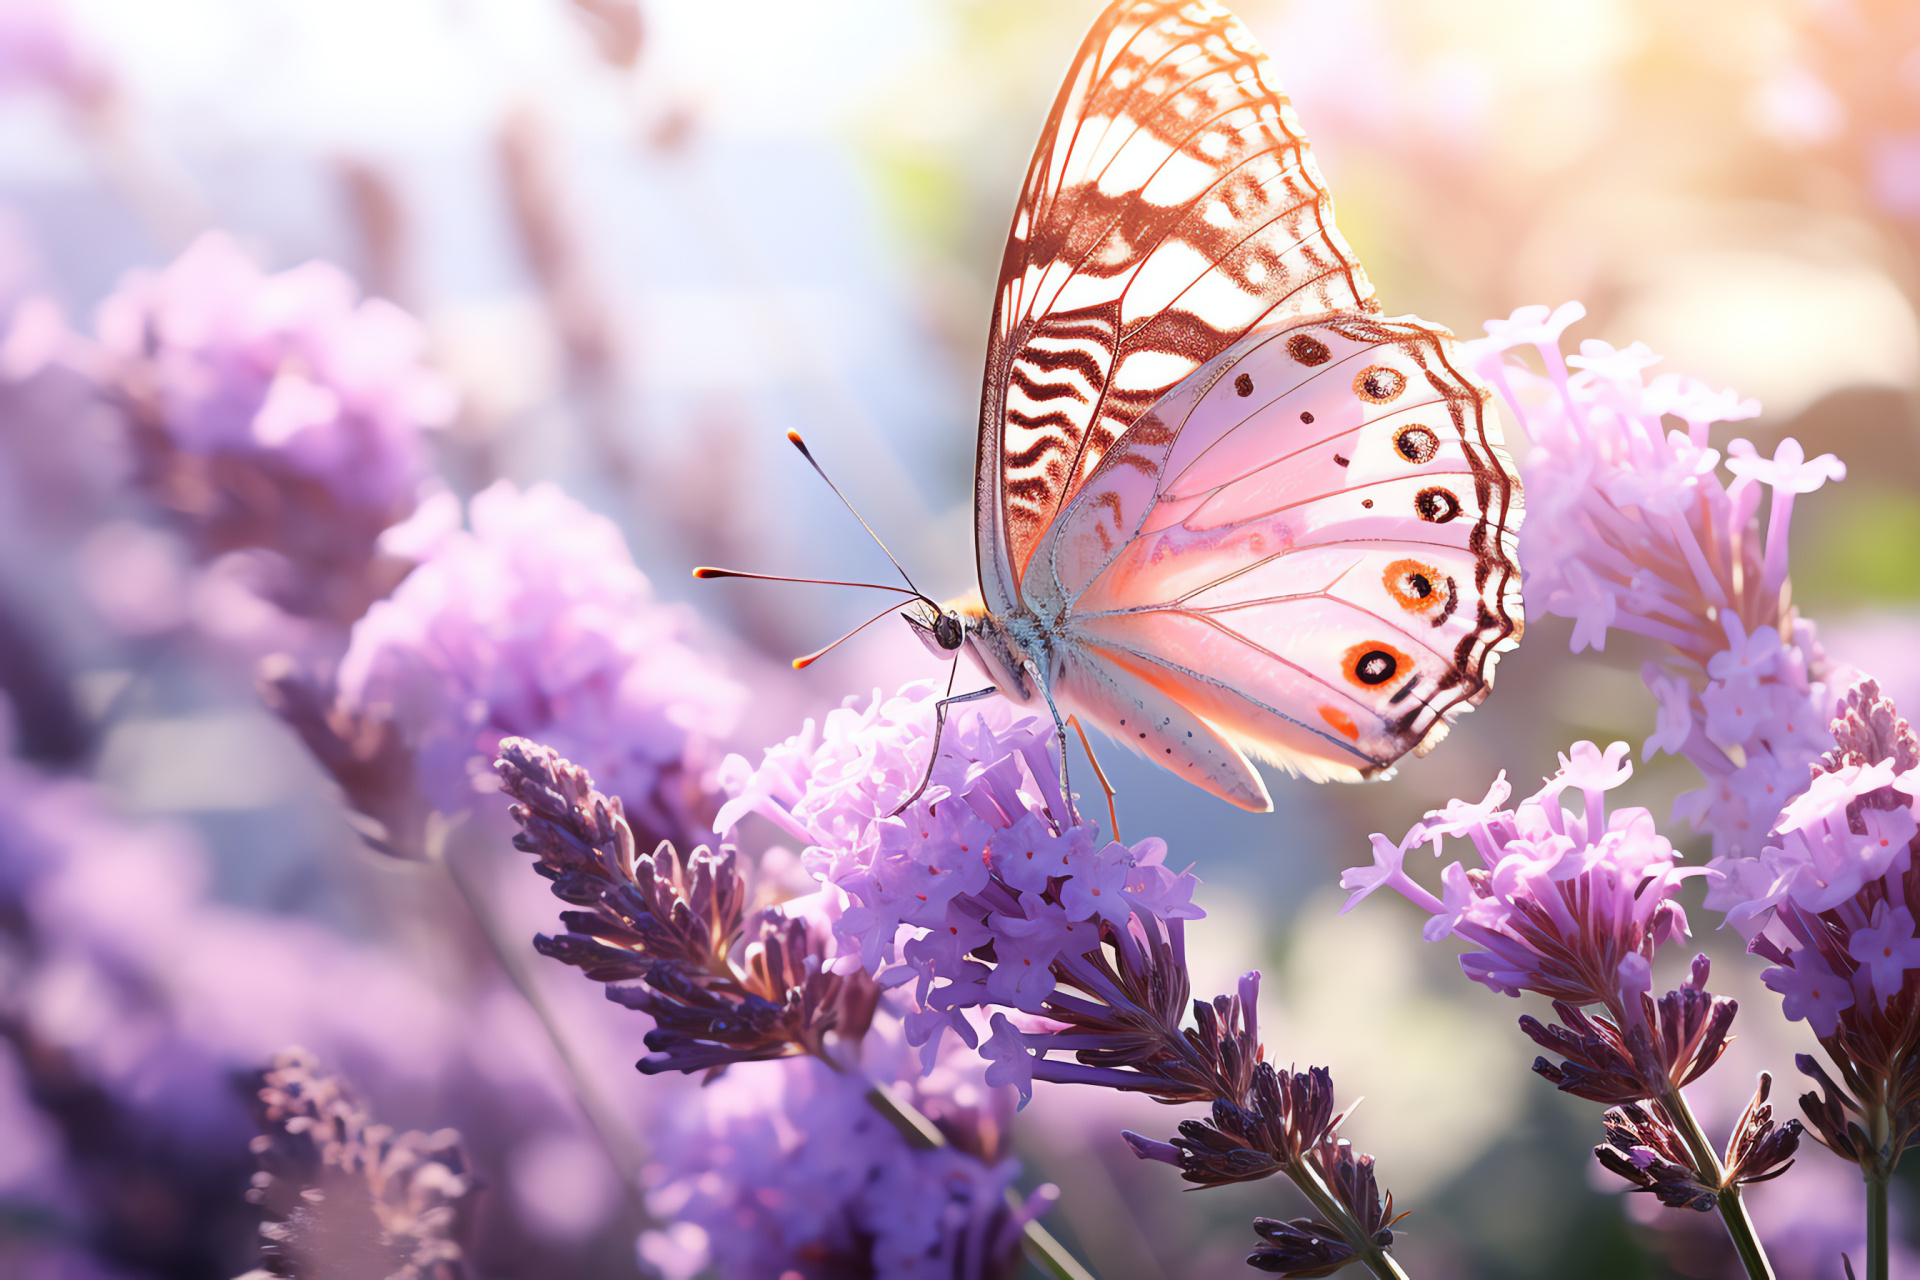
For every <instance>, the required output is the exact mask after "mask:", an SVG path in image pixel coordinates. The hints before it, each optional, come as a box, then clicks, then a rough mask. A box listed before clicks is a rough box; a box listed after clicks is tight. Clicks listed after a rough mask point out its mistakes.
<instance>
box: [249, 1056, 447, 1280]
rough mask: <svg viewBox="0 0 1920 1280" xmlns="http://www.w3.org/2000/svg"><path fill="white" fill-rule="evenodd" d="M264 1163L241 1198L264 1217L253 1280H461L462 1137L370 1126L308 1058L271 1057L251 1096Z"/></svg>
mask: <svg viewBox="0 0 1920 1280" xmlns="http://www.w3.org/2000/svg"><path fill="white" fill-rule="evenodd" d="M254 1115H255V1122H256V1123H257V1124H258V1125H259V1127H260V1135H259V1136H258V1137H256V1138H255V1139H254V1140H253V1143H252V1150H253V1153H254V1155H255V1156H257V1157H258V1158H259V1161H260V1172H259V1173H257V1174H255V1175H254V1178H253V1187H252V1189H251V1190H250V1191H248V1193H247V1199H248V1200H249V1201H250V1202H252V1203H253V1204H257V1205H259V1206H260V1207H261V1208H262V1209H264V1210H265V1212H266V1215H267V1221H265V1222H264V1223H262V1224H261V1226H260V1235H261V1237H262V1253H263V1254H264V1260H265V1264H266V1265H265V1266H264V1268H262V1269H261V1270H258V1271H254V1272H250V1273H248V1274H249V1276H250V1277H255V1278H257V1280H266V1277H270V1276H285V1277H290V1278H292V1280H323V1278H324V1280H465V1277H467V1276H469V1275H470V1274H471V1272H470V1271H469V1270H468V1268H467V1265H466V1253H465V1250H464V1249H463V1248H462V1247H461V1241H462V1238H463V1237H464V1236H465V1235H466V1233H467V1219H469V1218H470V1216H471V1213H472V1209H473V1193H474V1191H475V1189H476V1186H477V1184H476V1182H475V1179H474V1177H473V1174H472V1173H471V1171H470V1170H469V1169H468V1165H467V1157H466V1153H465V1152H464V1151H463V1150H462V1149H461V1146H460V1135H459V1134H458V1133H456V1132H454V1131H453V1130H451V1129H442V1130H441V1131H439V1132H438V1133H421V1132H418V1131H410V1132H407V1133H395V1132H394V1131H393V1129H391V1128H390V1127H388V1126H386V1125H380V1124H375V1123H374V1122H373V1117H372V1116H371V1115H370V1114H369V1113H368V1111H367V1109H366V1107H365V1106H364V1105H363V1104H362V1103H361V1102H360V1100H359V1099H358V1098H357V1097H355V1095H354V1093H353V1090H352V1089H351V1088H350V1087H349V1086H348V1085H347V1083H346V1082H345V1081H344V1080H342V1079H341V1078H340V1077H338V1076H332V1075H322V1074H321V1073H320V1070H319V1062H318V1060H317V1059H315V1058H314V1056H313V1055H312V1054H310V1053H308V1052H307V1051H306V1050H304V1049H288V1050H285V1051H283V1052H281V1053H279V1054H276V1055H275V1056H274V1060H273V1065H272V1066H271V1067H269V1068H268V1069H267V1070H266V1071H264V1072H262V1073H261V1075H260V1077H259V1080H258V1088H257V1089H256V1090H255V1092H254Z"/></svg>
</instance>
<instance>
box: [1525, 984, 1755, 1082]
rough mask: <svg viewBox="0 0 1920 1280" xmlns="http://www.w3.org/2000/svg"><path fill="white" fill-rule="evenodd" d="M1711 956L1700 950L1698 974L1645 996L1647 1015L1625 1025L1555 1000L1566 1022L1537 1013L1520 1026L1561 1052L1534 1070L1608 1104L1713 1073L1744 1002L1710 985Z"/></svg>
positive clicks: (1543, 1045)
mask: <svg viewBox="0 0 1920 1280" xmlns="http://www.w3.org/2000/svg"><path fill="white" fill-rule="evenodd" d="M1707 974H1708V962H1707V958H1706V957H1705V956H1695V957H1694V961H1693V979H1692V981H1690V982H1687V983H1684V984H1682V985H1681V986H1680V987H1679V988H1678V989H1677V990H1674V991H1669V992H1667V993H1666V994H1665V995H1663V996H1661V997H1660V999H1659V1000H1657V1001H1656V1000H1654V999H1652V998H1651V997H1649V996H1647V995H1644V994H1642V995H1640V996H1639V997H1638V999H1639V1002H1640V1009H1639V1012H1640V1014H1641V1020H1640V1021H1639V1022H1637V1023H1634V1024H1632V1025H1630V1026H1628V1027H1627V1028H1626V1029H1625V1030H1624V1031H1623V1030H1622V1029H1621V1027H1620V1026H1619V1025H1617V1024H1616V1023H1615V1022H1614V1021H1613V1019H1612V1018H1610V1017H1607V1016H1606V1015H1590V1014H1587V1013H1585V1012H1583V1011H1582V1010H1579V1009H1576V1008H1573V1007H1572V1006H1570V1005H1568V1004H1566V1003H1564V1002H1562V1001H1558V1000H1556V1001H1555V1002H1554V1005H1553V1011H1554V1013H1555V1014H1556V1015H1558V1017H1559V1019H1560V1022H1561V1024H1562V1025H1561V1026H1557V1027H1549V1026H1546V1025H1544V1024H1542V1023H1541V1022H1540V1021H1539V1020H1538V1019H1537V1018H1534V1017H1532V1016H1526V1017H1522V1018H1521V1019H1520V1029H1521V1030H1522V1031H1524V1032H1526V1033H1527V1035H1528V1036H1529V1037H1530V1038H1531V1039H1532V1040H1533V1042H1534V1043H1535V1044H1537V1045H1539V1046H1540V1047H1541V1048H1543V1049H1548V1050H1551V1051H1552V1052H1554V1053H1557V1054H1559V1055H1561V1056H1562V1057H1563V1058H1565V1059H1566V1061H1564V1062H1562V1063H1560V1064H1559V1065H1558V1066H1556V1065H1554V1064H1553V1063H1552V1062H1550V1061H1549V1060H1548V1059H1546V1058H1536V1059H1534V1063H1533V1069H1534V1071H1536V1072H1537V1073H1539V1074H1540V1075H1541V1076H1543V1077H1545V1078H1546V1079H1547V1080H1549V1081H1551V1082H1552V1083H1553V1084H1554V1085H1555V1086H1557V1087H1558V1088H1559V1089H1561V1090H1562V1091H1563V1092H1566V1093H1571V1094H1573V1095H1574V1096H1575V1097H1578V1098H1585V1099H1587V1100H1588V1101H1590V1102H1598V1103H1601V1104H1603V1105H1607V1106H1617V1105H1619V1104H1621V1103H1627V1102H1641V1101H1644V1100H1646V1099H1648V1098H1657V1097H1660V1096H1661V1095H1662V1094H1664V1093H1665V1092H1666V1091H1667V1090H1668V1089H1669V1088H1673V1089H1677V1088H1680V1087H1682V1086H1683V1085H1687V1084H1690V1083H1692V1082H1693V1081H1695V1080H1697V1079H1699V1078H1700V1077H1701V1076H1702V1075H1704V1074H1706V1072H1707V1070H1708V1068H1710V1067H1712V1066H1713V1064H1714V1063H1716V1062H1718V1061H1719V1060H1720V1055H1721V1054H1723V1053H1725V1052H1726V1048H1727V1032H1728V1031H1729V1030H1730V1029H1731V1028H1732V1026H1733V1018H1734V1015H1735V1014H1736V1013H1737V1012H1738V1011H1739V1007H1740V1006H1739V1004H1738V1002H1737V1001H1734V1000H1731V999H1728V998H1726V997H1724V996H1716V995H1713V994H1712V993H1711V992H1709V991H1708V990H1707V989H1706V981H1707Z"/></svg>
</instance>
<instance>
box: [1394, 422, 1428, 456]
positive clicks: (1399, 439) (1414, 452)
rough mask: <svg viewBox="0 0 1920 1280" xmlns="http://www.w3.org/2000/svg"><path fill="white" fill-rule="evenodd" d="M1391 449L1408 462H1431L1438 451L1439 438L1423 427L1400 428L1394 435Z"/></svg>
mask: <svg viewBox="0 0 1920 1280" xmlns="http://www.w3.org/2000/svg"><path fill="white" fill-rule="evenodd" d="M1393 447H1394V448H1395V449H1396V450H1398V451H1399V454H1400V456H1401V457H1403V458H1405V459H1406V460H1407V461H1408V462H1413V463H1424V462H1432V461H1433V455H1434V454H1436V453H1438V452H1439V451H1440V437H1439V436H1436V435H1434V434H1433V432H1431V431H1429V430H1427V429H1426V428H1425V427H1419V426H1414V427H1402V428H1400V430H1398V431H1396V432H1395V433H1394V436H1393Z"/></svg>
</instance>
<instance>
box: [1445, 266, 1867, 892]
mask: <svg viewBox="0 0 1920 1280" xmlns="http://www.w3.org/2000/svg"><path fill="white" fill-rule="evenodd" d="M1584 314H1585V309H1584V308H1583V307H1581V306H1580V305H1579V304H1578V303H1568V304H1566V305H1565V306H1563V307H1561V308H1560V309H1559V310H1557V311H1555V312H1554V313H1553V314H1552V315H1551V316H1549V315H1548V314H1547V311H1546V308H1544V307H1526V308H1522V309H1521V310H1519V311H1516V312H1515V313H1514V314H1513V316H1512V317H1510V318H1509V319H1507V320H1504V321H1488V323H1487V332H1488V334H1489V336H1488V337H1487V338H1485V339H1482V340H1480V341H1477V342H1473V343H1469V344H1468V347H1469V352H1470V357H1471V359H1472V360H1473V362H1474V364H1475V367H1476V368H1477V369H1478V370H1479V372H1480V373H1481V374H1482V375H1483V376H1484V377H1486V378H1487V379H1488V380H1489V381H1490V382H1491V383H1492V384H1493V385H1494V386H1495V387H1497V388H1498V389H1499V390H1500V392H1501V394H1502V396H1503V397H1504V398H1505V399H1506V401H1507V405H1508V407H1509V408H1510V409H1511V411H1512V412H1513V413H1514V415H1515V416H1516V417H1518V419H1519V420H1520V423H1521V426H1522V429H1523V431H1524V434H1525V436H1526V439H1527V441H1528V443H1529V444H1530V445H1531V448H1530V449H1527V450H1526V451H1525V452H1524V454H1523V456H1522V459H1521V473H1522V475H1523V476H1524V477H1525V479H1526V483H1527V504H1528V507H1529V509H1530V510H1531V511H1532V513H1533V517H1532V521H1531V523H1530V525H1529V527H1528V530H1527V533H1526V536H1525V537H1523V538H1522V540H1521V545H1520V558H1521V565H1522V568H1523V569H1524V570H1525V574H1526V590H1527V599H1528V600H1529V601H1530V602H1533V604H1534V607H1535V609H1536V610H1537V611H1543V612H1546V613H1549V614H1559V615H1561V616H1563V617H1568V618H1572V619H1574V632H1573V647H1574V650H1575V652H1578V651H1579V650H1581V649H1584V648H1586V647H1587V646H1589V645H1591V646H1592V647H1593V648H1595V649H1602V648H1605V647H1606V634H1607V631H1608V630H1609V629H1613V628H1618V629H1621V630H1625V631H1630V632H1633V633H1635V634H1638V635H1642V636H1647V637H1649V638H1651V639H1653V640H1656V641H1660V642H1662V643H1664V644H1665V645H1667V646H1669V653H1668V657H1667V659H1666V664H1665V665H1664V666H1663V665H1661V664H1656V663H1648V664H1647V665H1646V667H1645V668H1644V669H1643V672H1642V674H1643V677H1644V679H1645V680H1646V682H1647V685H1648V688H1649V689H1651V690H1653V692H1654V693H1655V695H1656V696H1657V697H1658V699H1659V702H1660V715H1659V723H1658V726H1657V729H1656V731H1655V733H1654V734H1653V735H1652V736H1651V737H1650V738H1649V739H1648V740H1647V742H1646V745H1645V754H1646V755H1647V757H1649V758H1651V756H1652V755H1653V754H1654V752H1655V751H1668V752H1676V753H1678V754H1682V755H1685V756H1686V757H1687V758H1688V759H1689V760H1691V761H1692V762H1693V763H1694V764H1695V765H1696V766H1697V767H1698V768H1699V769H1700V771H1701V773H1702V775H1703V776H1704V777H1705V779H1706V785H1705V786H1704V787H1702V788H1701V789H1699V790H1697V791H1693V792H1690V793H1688V794H1687V795H1685V796H1682V797H1681V798H1680V800H1679V802H1678V804H1677V805H1676V806H1675V813H1676V814H1679V813H1685V814H1686V815H1687V816H1688V818H1689V819H1690V820H1691V822H1692V823H1693V826H1694V828H1695V830H1704V831H1707V832H1708V833H1709V834H1711V835H1712V837H1713V848H1714V854H1715V856H1716V860H1715V862H1714V866H1715V867H1716V868H1724V867H1726V866H1727V865H1728V864H1729V863H1731V862H1732V861H1734V860H1737V859H1740V858H1750V857H1753V856H1754V855H1756V854H1757V853H1758V852H1759V850H1760V848H1761V846H1762V845H1763V844H1764V843H1765V833H1766V831H1767V829H1768V828H1769V827H1771V826H1772V824H1773V820H1774V818H1775V817H1776V816H1777V815H1778V814H1779V812H1780V809H1781V806H1783V805H1784V804H1785V803H1786V802H1787V801H1788V800H1790V799H1792V798H1793V797H1794V795H1796V794H1798V792H1799V791H1800V790H1802V789H1803V788H1804V786H1805V781H1804V780H1805V777H1806V771H1807V766H1808V765H1809V764H1811V763H1812V762H1813V761H1814V760H1815V759H1816V758H1818V756H1819V754H1820V753H1821V752H1822V751H1824V750H1825V749H1826V747H1827V745H1828V742H1827V739H1826V735H1825V725H1826V721H1827V719H1828V717H1829V716H1830V714H1831V707H1832V701H1833V699H1832V692H1831V689H1830V685H1829V683H1828V681H1829V680H1830V679H1831V677H1830V675H1829V673H1828V671H1827V664H1826V659H1825V655H1824V653H1823V652H1822V650H1821V649H1820V646H1819V645H1818V643H1817V642H1816V641H1815V639H1814V633H1813V627H1812V625H1811V624H1810V623H1807V622H1806V621H1804V620H1802V619H1801V618H1800V617H1799V616H1798V614H1797V613H1795V611H1794V610H1793V609H1792V608H1791V606H1789V605H1787V604H1786V603H1784V602H1785V601H1786V600H1788V599H1789V598H1790V592H1789V591H1788V590H1787V539H1788V530H1789V528H1790V525H1791V521H1792V516H1793V504H1794V498H1795V497H1796V496H1797V495H1799V494H1803V493H1811V492H1813V491H1814V490H1816V489H1818V488H1820V487H1821V486H1822V485H1824V484H1825V483H1826V482H1828V481H1829V480H1839V479H1842V478H1844V477H1845V475H1846V468H1845V467H1844V466H1842V465H1841V464H1840V463H1839V462H1838V461H1837V460H1836V459H1835V458H1834V457H1833V455H1831V454H1822V455H1821V456H1820V457H1818V458H1814V459H1811V460H1809V459H1808V458H1807V457H1806V455H1805V453H1804V451H1803V450H1802V449H1801V447H1800V445H1799V443H1798V442H1797V441H1794V440H1791V439H1789V440H1785V441H1782V442H1781V444H1780V445H1779V447H1778V448H1777V449H1776V450H1775V452H1774V455H1773V457H1772V458H1763V457H1761V456H1760V455H1759V454H1758V453H1757V452H1756V451H1755V450H1754V448H1753V446H1752V445H1751V444H1750V443H1748V442H1747V441H1745V440H1736V441H1734V442H1733V444H1732V445H1731V446H1730V447H1729V449H1728V458H1727V470H1728V471H1730V472H1731V473H1732V474H1733V477H1734V479H1733V480H1732V482H1731V483H1729V484H1722V482H1721V480H1720V479H1719V476H1718V471H1717V468H1718V466H1719V463H1720V455H1719V453H1718V452H1716V451H1715V450H1713V449H1710V448H1708V447H1707V438H1708V431H1709V428H1710V427H1711V426H1712V425H1713V424H1714V423H1716V422H1730V421H1737V420H1739V419H1742V418H1750V417H1753V416H1754V415H1755V414H1757V413H1758V412H1759V411H1760V407H1759V405H1758V404H1757V403H1755V402H1754V401H1751V400H1745V401H1742V400H1738V399H1737V398H1736V397H1735V396H1734V395H1733V393H1732V392H1719V393H1714V392H1710V391H1708V390H1707V389H1706V388H1705V387H1704V386H1702V385H1701V384H1700V383H1698V382H1695V381H1693V380H1691V379H1682V378H1678V377H1675V376H1673V375H1671V374H1668V375H1663V376H1661V377H1658V378H1655V379H1654V380H1653V381H1652V382H1650V383H1649V382H1645V381H1644V380H1643V378H1642V375H1641V370H1642V369H1644V368H1646V367H1647V366H1649V365H1651V364H1652V363H1654V361H1655V360H1656V359H1657V357H1655V356H1653V355H1652V353H1650V352H1649V351H1647V349H1646V348H1645V347H1643V346H1640V345H1639V344H1637V343H1636V344H1634V345H1633V346H1632V347H1629V348H1627V349H1626V350H1624V351H1620V350H1615V349H1614V348H1612V347H1610V346H1608V345H1607V344H1606V343H1604V342H1598V341H1595V340H1592V339H1589V340H1587V341H1585V342H1583V343H1582V344H1581V346H1580V351H1581V354H1580V355H1578V356H1570V357H1565V358H1563V357H1562V355H1561V350H1560V335H1561V333H1562V332H1564V330H1565V329H1566V327H1567V326H1568V325H1570V324H1571V323H1573V322H1574V321H1575V320H1578V319H1579V318H1580V317H1581V316H1583V315H1584ZM1518 346H1531V347H1532V348H1533V349H1534V350H1535V351H1537V352H1538V353H1539V356H1540V359H1541V361H1542V363H1543V364H1544V366H1545V368H1546V376H1545V377H1542V376H1540V375H1538V374H1535V373H1533V372H1531V371H1530V370H1528V369H1527V368H1526V367H1525V366H1523V365H1521V364H1519V363H1518V362H1517V361H1515V360H1512V359H1509V358H1508V357H1507V355H1506V353H1507V352H1508V351H1509V350H1511V349H1512V348H1514V347H1518ZM1668 416H1671V417H1677V418H1680V419H1682V420H1683V421H1685V422H1686V424H1687V430H1686V431H1671V432H1670V431H1668V430H1667V429H1666V427H1665V424H1664V421H1663V419H1664V418H1665V417H1668ZM1762 486H1766V487H1767V488H1769V489H1770V490H1771V492H1772V494H1773V497H1772V501H1771V506H1770V508H1769V513H1768V516H1767V521H1766V529H1765V536H1764V540H1763V538H1762V534H1761V525H1760V520H1759V509H1760V498H1761V488H1762ZM1669 667H1670V668H1671V670H1669V669H1668V668H1669ZM1719 883H1720V881H1716V884H1719ZM1708 905H1709V906H1711V907H1714V908H1716V909H1720V910H1724V909H1725V907H1726V906H1727V905H1729V904H1728V903H1727V902H1725V901H1724V898H1723V895H1720V894H1718V892H1717V891H1716V893H1715V894H1714V895H1712V896H1710V897H1709V899H1708Z"/></svg>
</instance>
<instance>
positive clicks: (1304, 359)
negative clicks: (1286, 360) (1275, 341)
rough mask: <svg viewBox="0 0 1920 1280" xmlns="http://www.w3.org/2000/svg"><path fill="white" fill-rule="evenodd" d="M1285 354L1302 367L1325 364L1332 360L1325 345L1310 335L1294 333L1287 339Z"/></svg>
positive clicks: (1330, 353)
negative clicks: (1302, 365)
mask: <svg viewBox="0 0 1920 1280" xmlns="http://www.w3.org/2000/svg"><path fill="white" fill-rule="evenodd" d="M1287 354H1288V355H1290V356H1292V357H1293V358H1294V359H1295V360H1298V361H1299V362H1300V363H1301V364H1304V365H1309V366H1311V365H1316V364H1325V363H1326V362H1327V361H1329V360H1331V359H1333V352H1331V351H1329V350H1327V344H1326V343H1324V342H1322V341H1320V339H1318V338H1316V337H1314V336H1313V335H1312V334H1310V333H1296V334H1294V335H1293V336H1292V337H1291V338H1288V339H1287Z"/></svg>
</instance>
